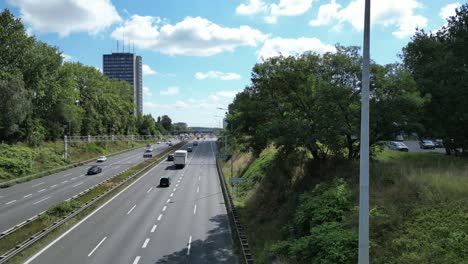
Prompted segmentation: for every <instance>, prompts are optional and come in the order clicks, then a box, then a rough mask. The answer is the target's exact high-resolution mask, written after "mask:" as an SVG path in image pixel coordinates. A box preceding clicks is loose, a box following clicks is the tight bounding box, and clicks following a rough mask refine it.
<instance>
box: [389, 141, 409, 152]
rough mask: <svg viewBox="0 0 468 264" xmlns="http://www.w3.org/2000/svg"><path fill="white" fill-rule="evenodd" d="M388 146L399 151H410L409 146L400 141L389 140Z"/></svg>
mask: <svg viewBox="0 0 468 264" xmlns="http://www.w3.org/2000/svg"><path fill="white" fill-rule="evenodd" d="M388 148H389V149H391V150H397V151H404V152H408V151H409V149H408V146H406V145H405V143H403V142H399V141H391V142H389V143H388Z"/></svg>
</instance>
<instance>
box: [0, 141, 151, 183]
mask: <svg viewBox="0 0 468 264" xmlns="http://www.w3.org/2000/svg"><path fill="white" fill-rule="evenodd" d="M147 143H149V142H134V145H133V147H140V146H144V145H146V144H147ZM63 148H64V146H63V142H47V143H44V144H43V145H41V146H40V147H37V148H31V147H28V146H27V145H26V144H23V143H19V144H16V145H7V144H0V183H1V182H4V181H8V180H12V179H15V178H20V177H23V176H26V175H31V174H37V173H40V172H46V171H48V170H52V169H56V168H59V167H63V166H66V165H69V164H72V163H76V162H80V161H84V160H89V159H92V158H95V157H97V156H99V155H108V154H111V153H115V152H118V151H122V150H125V149H129V148H132V146H131V145H129V144H128V142H114V143H107V144H106V143H89V144H84V143H81V144H71V145H70V147H69V151H70V159H68V160H66V159H63Z"/></svg>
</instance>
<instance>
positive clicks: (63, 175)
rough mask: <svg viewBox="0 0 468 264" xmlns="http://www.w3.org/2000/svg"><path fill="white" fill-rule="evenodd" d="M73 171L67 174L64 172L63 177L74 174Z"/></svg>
mask: <svg viewBox="0 0 468 264" xmlns="http://www.w3.org/2000/svg"><path fill="white" fill-rule="evenodd" d="M72 174H73V173H67V174H64V175H63V177H67V176H70V175H72Z"/></svg>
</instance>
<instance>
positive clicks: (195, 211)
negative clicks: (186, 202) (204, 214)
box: [193, 205, 197, 214]
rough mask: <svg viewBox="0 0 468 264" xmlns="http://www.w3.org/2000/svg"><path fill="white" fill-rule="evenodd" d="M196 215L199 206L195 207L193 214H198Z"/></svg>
mask: <svg viewBox="0 0 468 264" xmlns="http://www.w3.org/2000/svg"><path fill="white" fill-rule="evenodd" d="M196 213H197V205H195V206H194V207H193V214H196Z"/></svg>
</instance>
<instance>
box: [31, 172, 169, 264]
mask: <svg viewBox="0 0 468 264" xmlns="http://www.w3.org/2000/svg"><path fill="white" fill-rule="evenodd" d="M160 164H162V163H158V164H157V165H156V166H154V167H153V168H152V169H150V170H149V171H147V172H146V173H145V174H143V175H142V176H141V177H140V178H138V179H136V180H135V181H134V182H132V183H131V184H130V185H128V186H127V187H125V188H124V189H123V190H122V191H120V192H119V193H117V194H116V195H115V196H114V197H112V198H110V199H109V200H107V202H105V203H103V204H102V205H101V206H99V207H98V208H97V209H96V210H94V211H93V212H92V213H90V214H89V215H87V216H86V217H85V218H83V219H81V221H79V222H78V223H76V224H75V225H74V226H73V227H71V228H70V229H68V230H67V231H65V232H64V233H63V234H62V235H60V236H59V237H57V238H56V239H55V240H54V241H52V242H50V243H49V244H48V245H47V246H45V247H44V248H42V249H41V250H39V251H38V252H37V253H36V254H34V255H33V256H32V257H30V258H29V259H28V260H26V261H25V262H24V263H23V264H30V263H31V262H32V261H33V260H35V259H36V258H37V257H39V256H40V255H41V254H42V253H44V252H45V251H46V250H48V249H49V248H50V247H52V246H53V245H55V243H57V242H58V241H59V240H60V239H62V238H64V237H65V236H66V235H68V234H69V233H70V232H72V231H73V230H75V229H76V228H77V227H78V226H80V225H81V224H82V223H84V222H85V221H86V220H88V219H89V218H90V217H92V216H93V215H94V214H96V213H97V212H99V211H100V210H101V209H102V208H104V206H106V205H108V204H109V203H110V202H112V201H113V200H114V199H115V198H117V197H119V196H120V195H121V194H122V193H123V192H125V191H126V190H128V189H129V188H130V187H132V186H133V185H134V184H136V183H137V182H139V181H140V180H141V179H143V178H144V177H145V176H146V175H148V173H150V172H151V171H152V170H154V169H155V168H157V167H159V165H160Z"/></svg>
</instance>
